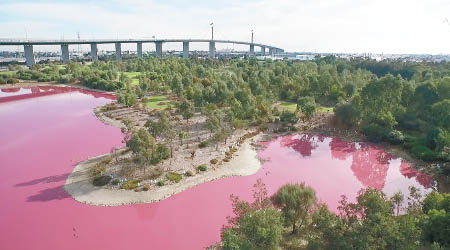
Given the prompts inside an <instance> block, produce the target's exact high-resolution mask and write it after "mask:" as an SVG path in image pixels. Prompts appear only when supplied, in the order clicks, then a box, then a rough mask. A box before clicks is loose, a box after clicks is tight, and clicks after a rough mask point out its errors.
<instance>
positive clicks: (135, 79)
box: [123, 72, 141, 85]
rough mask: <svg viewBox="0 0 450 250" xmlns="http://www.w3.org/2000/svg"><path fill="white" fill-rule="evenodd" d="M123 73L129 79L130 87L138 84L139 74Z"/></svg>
mask: <svg viewBox="0 0 450 250" xmlns="http://www.w3.org/2000/svg"><path fill="white" fill-rule="evenodd" d="M123 73H124V74H125V75H127V76H128V77H129V78H131V84H132V85H138V84H139V76H140V75H141V72H123Z"/></svg>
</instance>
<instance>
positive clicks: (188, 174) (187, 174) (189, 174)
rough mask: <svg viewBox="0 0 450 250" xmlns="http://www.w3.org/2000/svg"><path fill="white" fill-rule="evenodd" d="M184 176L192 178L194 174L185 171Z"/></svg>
mask: <svg viewBox="0 0 450 250" xmlns="http://www.w3.org/2000/svg"><path fill="white" fill-rule="evenodd" d="M184 175H186V176H188V177H189V176H194V174H193V173H192V171H186V173H184Z"/></svg>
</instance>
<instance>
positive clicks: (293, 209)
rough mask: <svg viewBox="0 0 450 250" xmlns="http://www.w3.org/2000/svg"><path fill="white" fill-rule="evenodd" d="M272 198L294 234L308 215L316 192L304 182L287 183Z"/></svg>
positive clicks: (313, 203)
mask: <svg viewBox="0 0 450 250" xmlns="http://www.w3.org/2000/svg"><path fill="white" fill-rule="evenodd" d="M272 200H273V203H274V204H275V206H277V207H279V208H280V209H281V211H282V213H283V218H284V220H285V222H286V224H289V225H291V226H292V233H293V234H294V233H296V232H297V230H298V229H299V228H300V229H301V228H302V226H304V223H305V222H306V221H307V219H308V217H309V216H310V214H311V212H312V210H313V208H314V206H315V204H316V193H315V192H314V190H313V189H312V188H310V187H307V186H305V184H304V183H301V184H287V185H284V186H282V187H281V188H280V189H279V190H278V191H277V193H276V194H275V195H274V196H273V198H272Z"/></svg>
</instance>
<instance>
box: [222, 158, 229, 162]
mask: <svg viewBox="0 0 450 250" xmlns="http://www.w3.org/2000/svg"><path fill="white" fill-rule="evenodd" d="M222 161H224V162H229V161H230V159H228V158H224V159H223V160H222Z"/></svg>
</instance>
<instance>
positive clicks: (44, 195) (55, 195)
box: [27, 185, 70, 202]
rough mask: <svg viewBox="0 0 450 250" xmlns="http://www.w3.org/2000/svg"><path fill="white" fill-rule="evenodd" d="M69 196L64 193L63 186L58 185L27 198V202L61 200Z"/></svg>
mask: <svg viewBox="0 0 450 250" xmlns="http://www.w3.org/2000/svg"><path fill="white" fill-rule="evenodd" d="M69 197H70V196H69V195H68V194H67V193H66V192H65V191H64V186H63V185H59V186H56V187H52V188H47V189H42V190H40V191H39V193H38V194H35V195H32V196H29V197H28V198H27V202H37V201H40V202H45V201H52V200H63V199H66V198H69Z"/></svg>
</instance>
